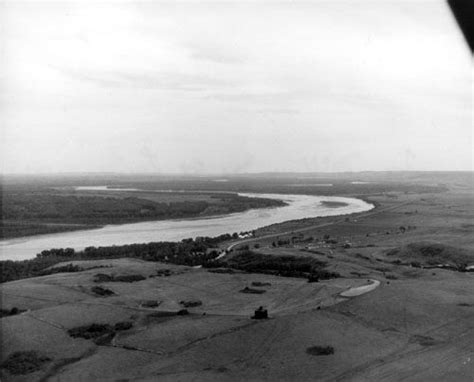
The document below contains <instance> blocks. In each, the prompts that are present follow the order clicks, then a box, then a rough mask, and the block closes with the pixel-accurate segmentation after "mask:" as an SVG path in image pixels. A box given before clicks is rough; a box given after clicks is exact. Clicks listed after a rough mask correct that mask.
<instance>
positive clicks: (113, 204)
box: [0, 189, 285, 238]
mask: <svg viewBox="0 0 474 382" xmlns="http://www.w3.org/2000/svg"><path fill="white" fill-rule="evenodd" d="M2 198H3V200H2V218H3V221H2V226H3V227H2V228H3V229H2V230H1V231H0V237H3V238H4V237H16V236H26V235H34V234H41V233H52V232H61V231H68V230H73V229H85V228H88V226H94V227H96V226H100V225H104V224H121V223H131V222H138V221H147V220H165V219H180V218H189V217H197V216H209V215H216V214H227V213H234V212H241V211H245V210H248V209H250V208H267V207H276V206H282V205H285V203H284V202H283V201H281V200H274V199H265V198H249V197H244V196H240V195H238V194H216V195H211V196H209V195H206V198H205V199H199V198H196V194H193V195H191V196H189V200H186V198H187V196H186V195H184V194H181V193H180V195H179V198H178V199H176V201H170V200H169V199H168V200H166V198H163V199H160V198H158V199H157V200H149V199H146V198H145V197H119V196H115V195H114V197H109V196H105V195H104V196H97V195H96V196H88V195H84V194H83V195H80V194H79V195H71V194H64V193H61V192H57V191H54V190H49V189H42V190H35V191H34V192H32V191H31V190H23V189H22V190H15V192H13V191H8V192H3V193H2ZM160 200H163V201H160ZM48 223H54V224H48ZM75 225H77V226H75ZM237 236H238V235H237Z"/></svg>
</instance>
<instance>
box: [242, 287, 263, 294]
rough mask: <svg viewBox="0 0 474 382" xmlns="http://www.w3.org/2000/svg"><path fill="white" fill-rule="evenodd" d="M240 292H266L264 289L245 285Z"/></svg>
mask: <svg viewBox="0 0 474 382" xmlns="http://www.w3.org/2000/svg"><path fill="white" fill-rule="evenodd" d="M239 292H240V293H248V294H263V293H265V292H266V290H264V289H253V288H249V287H245V288H244V289H241V290H240V291H239Z"/></svg>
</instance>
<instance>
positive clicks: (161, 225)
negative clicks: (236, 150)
mask: <svg viewBox="0 0 474 382" xmlns="http://www.w3.org/2000/svg"><path fill="white" fill-rule="evenodd" d="M82 189H84V188H82ZM96 189H97V188H96ZM108 190H109V191H110V189H108ZM116 191H117V192H120V190H116ZM240 195H242V196H248V197H262V198H269V199H280V200H284V201H285V202H287V203H288V205H287V206H283V207H276V208H261V209H253V210H248V211H245V212H238V213H234V214H229V215H224V216H217V217H208V218H195V219H181V220H160V221H149V222H141V223H131V224H120V225H107V226H104V227H102V228H98V229H92V230H81V231H73V232H62V233H54V234H47V235H38V236H29V237H23V238H15V239H9V240H2V241H0V259H1V260H24V259H31V258H33V257H35V256H36V254H37V253H39V252H41V251H43V250H45V249H51V248H66V247H70V248H74V249H76V250H79V249H83V248H85V247H88V246H96V247H98V246H110V245H123V244H132V243H148V242H151V241H179V240H182V239H186V238H194V237H197V236H211V237H212V236H218V235H221V234H224V233H233V232H241V231H250V230H253V229H257V228H260V227H264V226H268V225H270V224H275V223H282V222H284V221H288V220H296V219H303V218H311V217H320V216H335V215H346V214H351V213H356V212H364V211H368V210H370V209H372V208H373V207H374V206H373V205H372V204H369V203H366V202H365V201H363V200H360V199H355V198H345V197H336V196H312V195H280V194H250V193H240ZM322 201H333V202H342V203H346V205H343V206H337V207H328V206H325V205H323V204H322V203H321V202H322Z"/></svg>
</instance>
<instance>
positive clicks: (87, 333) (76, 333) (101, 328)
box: [67, 324, 113, 340]
mask: <svg viewBox="0 0 474 382" xmlns="http://www.w3.org/2000/svg"><path fill="white" fill-rule="evenodd" d="M112 331H113V329H112V327H111V326H110V325H108V324H92V325H85V326H78V327H76V328H72V329H69V330H68V331H67V332H68V334H69V335H70V336H71V337H73V338H85V339H86V340H90V339H94V338H97V337H101V336H103V335H104V334H109V333H111V332H112Z"/></svg>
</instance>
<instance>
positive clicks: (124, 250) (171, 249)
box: [0, 234, 237, 282]
mask: <svg viewBox="0 0 474 382" xmlns="http://www.w3.org/2000/svg"><path fill="white" fill-rule="evenodd" d="M235 235H237V234H235ZM233 237H234V235H231V234H224V235H220V236H216V237H197V238H195V239H184V240H182V241H180V242H165V241H163V242H151V243H146V244H127V245H120V246H110V247H87V248H85V249H84V250H82V251H75V250H74V249H73V248H53V249H50V250H45V251H42V252H41V253H39V254H37V255H36V257H35V258H34V259H31V260H23V261H12V260H5V261H0V271H1V272H0V282H7V281H12V280H18V279H23V278H28V277H35V276H41V275H44V274H45V272H46V273H47V272H54V271H55V270H54V269H52V270H51V271H49V270H48V271H45V269H46V268H48V267H51V266H53V265H55V264H58V263H60V262H65V261H71V260H95V259H116V258H123V257H133V258H139V259H142V260H146V261H159V262H164V263H173V264H181V265H189V266H195V265H205V264H208V263H210V262H212V261H213V260H214V259H215V258H216V257H217V256H219V251H218V250H217V249H216V246H217V245H218V244H219V243H221V242H224V241H228V240H231V239H232V238H233ZM61 268H62V269H63V271H76V268H75V266H71V265H66V266H64V267H61Z"/></svg>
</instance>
